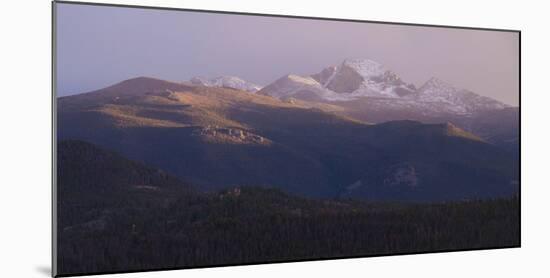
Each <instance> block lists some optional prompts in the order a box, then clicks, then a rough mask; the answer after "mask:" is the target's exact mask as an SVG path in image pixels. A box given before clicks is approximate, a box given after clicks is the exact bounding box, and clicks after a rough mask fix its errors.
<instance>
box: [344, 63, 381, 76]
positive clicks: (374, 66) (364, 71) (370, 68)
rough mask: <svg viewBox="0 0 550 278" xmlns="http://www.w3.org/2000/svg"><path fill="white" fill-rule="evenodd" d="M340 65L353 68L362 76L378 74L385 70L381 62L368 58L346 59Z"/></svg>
mask: <svg viewBox="0 0 550 278" xmlns="http://www.w3.org/2000/svg"><path fill="white" fill-rule="evenodd" d="M342 65H343V66H348V67H350V68H352V69H354V70H355V71H357V73H358V74H359V75H361V76H363V77H364V78H369V77H373V76H380V75H382V74H384V71H385V70H384V67H383V66H382V65H381V64H379V63H378V62H375V61H372V60H369V59H346V60H344V62H343V63H342Z"/></svg>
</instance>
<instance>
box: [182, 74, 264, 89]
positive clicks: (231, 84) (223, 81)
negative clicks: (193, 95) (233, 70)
mask: <svg viewBox="0 0 550 278" xmlns="http://www.w3.org/2000/svg"><path fill="white" fill-rule="evenodd" d="M190 81H191V83H193V84H195V85H202V86H208V87H223V88H233V89H237V90H242V91H247V92H251V93H254V92H257V91H259V90H260V89H261V88H262V87H261V86H258V85H256V84H254V83H251V82H248V81H245V80H243V79H241V78H239V77H236V76H218V77H214V78H210V79H208V78H203V77H193V78H191V80H190Z"/></svg>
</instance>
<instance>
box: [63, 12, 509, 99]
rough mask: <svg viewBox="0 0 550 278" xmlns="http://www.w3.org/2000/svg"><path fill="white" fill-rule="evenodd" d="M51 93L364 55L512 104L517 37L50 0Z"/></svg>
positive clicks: (297, 68)
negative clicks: (53, 11)
mask: <svg viewBox="0 0 550 278" xmlns="http://www.w3.org/2000/svg"><path fill="white" fill-rule="evenodd" d="M57 16H58V17H57V73H58V75H57V81H58V82H57V84H58V95H60V96H63V95H70V94H76V93H82V92H87V91H91V90H95V89H99V88H103V87H106V86H108V85H111V84H114V83H117V82H119V81H122V80H125V79H129V78H133V77H137V76H150V77H157V78H161V79H166V80H172V81H183V80H188V79H189V78H191V77H193V76H206V77H214V76H219V75H235V76H239V77H241V78H243V79H245V80H249V81H251V82H255V83H257V84H259V85H266V84H268V83H270V82H272V81H274V80H275V79H277V78H279V77H281V76H283V75H285V74H288V73H295V74H304V75H306V74H312V73H316V72H319V71H321V70H322V69H323V68H324V67H326V66H329V65H335V64H339V63H341V61H342V60H344V59H345V58H368V59H371V60H375V61H378V62H380V63H382V64H383V65H385V67H386V68H387V69H390V70H393V71H395V72H396V73H397V74H399V75H400V76H401V77H402V79H403V80H405V81H407V82H412V83H414V84H416V85H417V86H420V85H422V84H423V83H424V82H425V81H426V80H428V79H429V78H430V77H432V76H436V77H439V78H441V79H443V80H446V81H448V82H449V83H451V84H454V85H455V86H457V87H461V88H466V89H469V90H472V91H474V92H476V93H478V94H481V95H486V96H489V97H492V98H495V99H498V100H500V101H503V102H505V103H508V104H512V105H517V104H518V98H519V95H518V94H519V93H518V90H519V89H518V87H519V80H518V75H519V74H518V70H519V59H518V47H519V44H518V34H517V33H512V32H495V31H477V30H475V31H474V30H462V29H448V28H430V27H412V26H400V25H386V24H374V23H352V22H334V21H323V20H304V19H289V18H276V17H258V16H244V15H225V14H212V13H196V12H183V11H166V10H151V9H133V8H119V7H100V6H88V5H74V4H57Z"/></svg>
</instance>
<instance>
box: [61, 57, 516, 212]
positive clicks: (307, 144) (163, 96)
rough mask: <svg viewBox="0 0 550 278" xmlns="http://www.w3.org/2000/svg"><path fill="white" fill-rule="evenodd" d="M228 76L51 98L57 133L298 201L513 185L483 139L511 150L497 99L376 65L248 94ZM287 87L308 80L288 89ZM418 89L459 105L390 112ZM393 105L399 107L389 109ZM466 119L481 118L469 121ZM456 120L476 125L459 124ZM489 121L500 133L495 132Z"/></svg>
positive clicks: (512, 188) (417, 98)
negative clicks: (404, 77)
mask: <svg viewBox="0 0 550 278" xmlns="http://www.w3.org/2000/svg"><path fill="white" fill-rule="evenodd" d="M351 70H355V72H356V74H357V75H360V76H361V77H362V78H363V79H362V80H359V81H358V82H355V83H354V82H343V81H342V80H341V79H342V78H344V79H346V80H347V79H350V78H352V77H350V76H354V75H352V74H349V72H351ZM380 73H381V74H380ZM355 77H356V76H355ZM222 79H223V78H222ZM352 79H353V78H352ZM218 80H221V79H218ZM289 80H290V81H289ZM354 80H355V79H354ZM237 83H238V82H237ZM237 83H231V82H226V83H225V85H224V82H222V81H220V82H217V81H216V82H210V81H209V82H201V83H198V81H196V80H195V81H194V82H183V83H177V82H169V81H164V80H159V79H153V78H147V77H140V78H134V79H130V80H126V81H123V82H121V83H118V84H115V85H113V86H110V87H107V88H104V89H100V90H97V91H93V92H89V93H84V94H80V95H74V96H68V97H61V98H58V137H59V138H60V139H61V140H65V139H78V140H83V141H87V142H90V143H93V144H96V145H98V146H100V147H103V148H106V149H110V150H114V151H116V152H118V153H120V154H121V155H123V156H125V157H127V158H129V159H131V160H135V161H139V162H142V163H145V164H147V165H150V166H151V167H155V168H159V169H162V170H163V171H165V172H167V173H169V174H171V175H174V176H176V177H178V178H179V179H182V180H185V181H188V182H190V183H192V184H194V185H196V186H197V187H198V188H199V189H200V190H205V191H210V190H217V189H220V188H228V187H231V186H241V185H254V186H267V187H276V188H280V189H282V190H284V191H286V192H290V193H293V194H298V195H302V196H308V197H322V198H334V197H337V198H359V199H368V200H406V201H440V200H461V199H471V198H492V197H498V196H508V195H510V194H513V193H514V192H517V189H518V183H519V182H518V178H519V168H518V167H519V166H518V161H517V157H516V156H515V153H514V152H513V148H512V151H511V150H510V149H507V148H506V146H504V145H499V144H497V143H494V142H492V141H491V140H495V141H499V140H502V141H506V142H512V143H510V146H514V144H513V141H510V140H511V139H512V140H513V138H514V135H515V131H514V127H517V126H514V124H513V122H514V121H515V120H516V119H515V117H514V115H517V114H514V113H515V112H514V110H513V109H514V108H511V107H507V106H505V105H503V104H500V103H499V102H497V101H494V100H489V99H486V98H484V97H480V96H477V95H475V94H473V93H471V92H467V91H463V90H451V89H449V88H448V87H447V86H446V85H442V84H441V83H440V82H438V81H436V80H431V81H429V82H428V83H427V85H424V86H422V87H421V88H419V89H416V88H414V86H412V85H410V84H406V83H404V82H403V81H401V80H400V78H399V77H397V76H396V75H395V74H392V73H389V72H388V71H383V70H382V69H380V66H378V65H377V64H375V63H371V62H365V63H362V62H361V61H345V62H344V63H342V65H340V66H339V67H333V68H332V69H331V68H327V69H325V70H323V71H322V72H321V73H319V74H317V75H312V76H309V77H300V76H297V75H288V76H285V77H283V78H282V79H280V80H277V81H275V82H274V83H272V84H271V85H268V86H266V87H264V88H262V89H261V90H259V91H257V92H253V91H251V90H247V89H246V88H245V89H243V88H240V87H238V86H233V85H235V84H237ZM296 83H304V84H309V85H311V86H310V87H307V88H308V89H307V90H304V89H303V88H305V87H299V88H297V89H296V88H295V89H289V88H291V87H292V84H294V85H295V84H296ZM238 84H241V83H238ZM288 84H290V85H288ZM316 84H319V86H318V85H316ZM346 84H348V85H349V84H355V85H356V86H355V85H354V86H351V85H349V86H348V85H346ZM309 85H308V86H309ZM235 87H238V88H235ZM245 87H247V86H245ZM310 88H320V89H319V90H318V91H310V90H309V89H310ZM430 88H431V89H430ZM434 88H445V90H443V89H442V90H435V89H434ZM375 89H376V90H377V89H381V91H380V90H379V91H377V92H375V91H376V90H375ZM275 92H278V93H275ZM318 93H319V94H318ZM325 93H326V95H323V94H325ZM381 94H386V95H387V96H385V97H380V95H381ZM313 95H315V96H316V97H312V96H313ZM332 95H342V96H343V98H342V100H335V99H330V96H332ZM359 95H361V96H359ZM425 95H430V96H433V97H432V98H431V99H435V100H436V101H434V102H433V103H430V102H427V101H426V102H425V103H430V104H429V105H431V106H438V107H439V104H440V103H443V102H444V101H442V99H443V100H448V102H446V103H447V104H441V105H451V104H449V102H452V103H462V104H464V105H463V107H466V108H464V109H465V110H460V109H458V108H457V109H455V110H448V111H443V110H444V109H443V110H442V112H441V113H440V114H437V113H434V114H435V115H431V114H430V115H429V117H427V119H429V120H426V119H424V118H421V117H418V119H417V118H415V117H413V116H414V115H416V114H414V113H413V112H415V113H416V111H417V110H415V109H412V110H411V111H413V112H410V114H411V115H409V114H407V113H409V112H407V113H405V112H404V111H402V110H403V109H402V108H399V105H401V103H403V102H405V101H408V102H410V103H424V102H422V101H421V100H422V99H424V100H425V99H426V96H425ZM326 96H329V97H328V98H325V97H326ZM435 96H437V97H435ZM477 98H480V99H481V100H483V101H486V103H485V104H480V103H477V102H476V101H474V100H475V99H477ZM373 99H376V100H377V101H382V102H376V101H375V102H374V103H386V104H387V103H389V104H387V105H385V106H383V107H385V108H384V109H383V112H384V111H385V112H387V113H388V115H390V116H391V117H394V116H396V115H402V116H403V118H399V117H397V119H393V118H391V117H390V116H388V117H389V120H388V121H382V120H380V121H368V120H367V119H368V118H369V117H371V112H372V115H381V114H380V113H382V112H380V113H378V114H376V111H377V110H373V109H371V107H372V106H368V105H366V106H365V105H363V104H365V103H368V104H370V105H372V104H371V101H372V100H373ZM393 101H397V103H399V105H397V106H396V107H395V108H394V110H391V109H390V108H389V107H392V106H391V105H394V104H391V103H393ZM390 104H391V105H390ZM388 105H390V106H388ZM422 105H427V104H422ZM431 106H426V107H431ZM378 107H382V106H378ZM461 109H462V108H461ZM459 110H460V111H459ZM358 111H362V113H363V114H361V113H359V112H358ZM392 111H395V112H398V111H400V112H401V113H402V114H395V113H394V112H392ZM457 111H458V112H457ZM464 111H467V113H466V112H464ZM495 111H496V112H498V113H496V112H495ZM510 111H511V112H510ZM423 112H424V113H426V111H425V110H424V111H423ZM493 112H495V113H493ZM501 112H502V113H501ZM499 115H502V117H501V116H499ZM405 116H406V117H405ZM417 116H418V115H417ZM447 116H448V117H447ZM445 117H447V118H445ZM476 117H477V118H480V119H484V121H481V120H478V121H475V120H472V119H476ZM464 119H467V120H464ZM502 119H506V120H507V121H511V123H510V125H509V126H507V125H506V124H502V121H501V120H502ZM419 120H422V122H420V121H419ZM464 123H470V124H471V123H476V124H471V125H470V126H468V127H467V128H465V127H464ZM497 123H498V125H499V126H500V129H497V128H494V126H495V124H497ZM474 130H475V133H472V132H473V131H474ZM471 131H472V132H471ZM495 133H496V134H497V135H502V136H500V137H499V136H496V135H495ZM488 138H489V139H488ZM515 146H516V147H517V143H516V144H515Z"/></svg>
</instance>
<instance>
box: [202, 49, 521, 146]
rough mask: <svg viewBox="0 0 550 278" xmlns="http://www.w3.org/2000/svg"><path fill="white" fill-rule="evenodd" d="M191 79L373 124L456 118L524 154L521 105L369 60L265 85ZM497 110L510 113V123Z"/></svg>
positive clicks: (456, 121)
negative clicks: (412, 79) (417, 78)
mask: <svg viewBox="0 0 550 278" xmlns="http://www.w3.org/2000/svg"><path fill="white" fill-rule="evenodd" d="M200 80H205V79H200ZM222 80H234V81H226V82H222ZM191 83H192V84H199V85H204V86H210V87H226V88H234V89H239V90H244V91H249V92H255V93H256V94H260V95H266V96H272V97H274V98H277V99H280V100H282V101H289V102H293V101H295V100H297V99H299V100H303V101H307V102H314V103H323V104H330V105H331V106H332V107H333V108H335V109H333V110H330V112H335V113H337V114H339V115H344V116H349V117H351V118H355V119H358V120H361V121H365V122H370V123H381V122H386V121H392V120H417V121H421V122H425V123H440V122H452V123H453V124H455V125H457V126H459V127H461V128H463V129H465V130H467V131H470V132H474V133H476V134H480V136H481V137H482V138H483V139H485V140H487V141H488V142H490V143H493V144H495V145H498V146H500V147H503V148H505V149H507V151H509V152H511V153H513V154H515V155H516V156H517V155H518V153H519V148H518V144H517V142H518V141H519V108H518V107H512V106H510V105H507V104H504V103H502V102H500V101H497V100H494V99H491V98H489V97H485V96H481V95H478V94H476V93H474V92H472V91H469V90H467V89H461V88H457V87H455V86H453V85H452V84H450V83H448V82H445V81H443V80H441V79H439V78H436V77H432V78H430V79H429V80H428V81H426V82H425V83H424V84H423V85H421V86H420V87H418V88H417V87H416V86H415V85H414V84H412V83H408V82H406V81H404V80H402V78H401V77H400V76H399V75H398V74H397V73H395V72H393V71H391V70H388V69H386V68H385V67H384V66H383V65H381V64H380V63H377V62H375V61H372V60H368V59H346V60H344V61H343V62H342V63H341V64H339V65H336V66H328V67H326V68H324V69H322V70H321V71H320V72H318V73H315V74H311V75H305V76H304V75H297V74H287V75H285V76H283V77H281V78H279V79H277V80H275V81H274V82H272V83H270V84H268V85H267V86H265V87H263V88H262V87H260V86H258V85H255V84H253V83H249V82H246V81H244V80H242V79H240V78H237V77H232V76H226V77H223V76H222V77H217V78H214V79H212V81H202V82H199V81H197V78H193V79H191ZM223 84H225V85H223ZM495 114H496V115H506V116H504V120H505V121H501V119H500V117H498V116H494V115H495Z"/></svg>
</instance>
